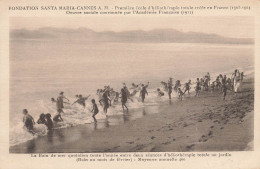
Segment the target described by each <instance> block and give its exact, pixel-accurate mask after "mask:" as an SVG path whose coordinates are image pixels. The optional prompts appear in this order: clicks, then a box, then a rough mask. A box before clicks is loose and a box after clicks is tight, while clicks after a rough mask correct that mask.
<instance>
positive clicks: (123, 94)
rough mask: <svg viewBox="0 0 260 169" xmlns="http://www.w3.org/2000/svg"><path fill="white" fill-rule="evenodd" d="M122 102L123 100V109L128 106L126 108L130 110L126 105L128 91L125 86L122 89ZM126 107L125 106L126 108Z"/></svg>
mask: <svg viewBox="0 0 260 169" xmlns="http://www.w3.org/2000/svg"><path fill="white" fill-rule="evenodd" d="M121 102H122V108H123V110H124V109H125V108H126V110H128V108H127V106H126V102H127V93H126V92H125V90H124V88H122V89H121ZM124 107H125V108H124Z"/></svg>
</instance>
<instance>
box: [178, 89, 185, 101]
mask: <svg viewBox="0 0 260 169" xmlns="http://www.w3.org/2000/svg"><path fill="white" fill-rule="evenodd" d="M178 95H179V99H180V100H182V96H183V95H184V93H183V92H182V90H181V88H180V87H179V88H178Z"/></svg>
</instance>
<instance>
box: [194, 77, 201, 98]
mask: <svg viewBox="0 0 260 169" xmlns="http://www.w3.org/2000/svg"><path fill="white" fill-rule="evenodd" d="M200 90H201V87H200V79H199V78H197V81H196V87H195V92H196V94H195V96H199V92H200Z"/></svg>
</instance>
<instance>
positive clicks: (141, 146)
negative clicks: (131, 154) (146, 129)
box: [136, 144, 144, 150]
mask: <svg viewBox="0 0 260 169" xmlns="http://www.w3.org/2000/svg"><path fill="white" fill-rule="evenodd" d="M143 148H144V145H143V144H139V145H137V146H136V150H141V149H143Z"/></svg>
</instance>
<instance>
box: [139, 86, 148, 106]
mask: <svg viewBox="0 0 260 169" xmlns="http://www.w3.org/2000/svg"><path fill="white" fill-rule="evenodd" d="M147 87H148V85H146V86H144V84H142V88H141V90H140V97H141V99H142V103H143V102H144V99H145V95H147V96H148V92H147V90H146V88H147Z"/></svg>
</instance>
